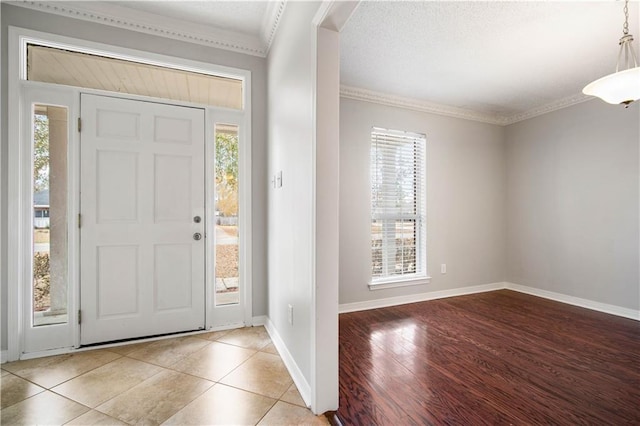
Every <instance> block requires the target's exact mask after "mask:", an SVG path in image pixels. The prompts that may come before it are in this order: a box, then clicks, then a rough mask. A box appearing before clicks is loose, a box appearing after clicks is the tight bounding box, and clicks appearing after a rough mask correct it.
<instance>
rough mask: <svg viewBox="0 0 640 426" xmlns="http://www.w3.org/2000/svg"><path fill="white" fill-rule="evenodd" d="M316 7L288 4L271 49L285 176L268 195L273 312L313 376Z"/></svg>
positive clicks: (279, 158) (278, 157)
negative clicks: (313, 37)
mask: <svg viewBox="0 0 640 426" xmlns="http://www.w3.org/2000/svg"><path fill="white" fill-rule="evenodd" d="M317 9H318V3H310V2H290V3H288V4H287V7H286V9H285V12H284V14H283V16H282V18H281V20H280V24H279V26H278V32H277V34H276V37H275V39H274V41H273V44H272V46H271V50H270V52H269V56H268V75H269V84H268V87H269V101H268V111H269V114H268V117H269V119H268V128H269V138H268V140H269V142H268V143H269V148H268V155H269V161H268V162H269V167H268V170H269V175H270V176H272V175H274V174H276V173H277V172H278V171H282V180H283V183H282V187H281V188H277V189H273V188H270V189H269V197H268V227H269V235H268V251H267V253H268V264H269V318H270V320H271V322H272V324H273V326H274V327H275V328H276V330H277V332H278V334H279V335H280V337H282V339H283V341H284V343H285V345H286V346H287V348H288V350H289V352H290V353H291V355H292V357H293V358H294V360H295V362H296V364H297V365H298V368H299V369H300V371H301V372H302V374H303V375H304V376H305V378H306V380H307V382H308V383H310V382H311V337H312V335H311V330H312V327H313V325H314V324H313V323H312V318H311V313H312V303H313V281H312V278H313V270H312V260H313V247H312V243H313V238H312V237H313V226H312V224H313V222H312V215H313V198H312V197H313V187H312V185H313V163H314V161H315V158H314V152H313V138H314V127H313V114H314V111H313V84H314V82H313V80H312V75H311V72H312V63H313V56H312V55H315V52H312V51H311V49H312V43H311V35H312V33H311V20H312V18H313V15H314V14H315V12H316V10H317ZM265 184H266V185H268V182H266V183H265ZM289 304H290V305H292V306H293V324H289V321H288V317H287V305H289Z"/></svg>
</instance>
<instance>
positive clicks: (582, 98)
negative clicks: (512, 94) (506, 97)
mask: <svg viewBox="0 0 640 426" xmlns="http://www.w3.org/2000/svg"><path fill="white" fill-rule="evenodd" d="M593 99H596V98H594V97H593V96H586V95H583V94H582V93H580V94H577V95H573V96H568V97H566V98H563V99H560V100H557V101H554V102H551V103H548V104H545V105H542V106H539V107H536V108H533V109H530V110H529V111H525V112H522V113H519V114H513V115H511V116H509V117H504V123H503V124H502V125H503V126H508V125H509V124H514V123H517V122H519V121H524V120H528V119H530V118H533V117H537V116H539V115H543V114H547V113H549V112H553V111H557V110H559V109H563V108H567V107H570V106H572V105H577V104H581V103H582V102H586V101H591V100H593Z"/></svg>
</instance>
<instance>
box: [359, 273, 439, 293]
mask: <svg viewBox="0 0 640 426" xmlns="http://www.w3.org/2000/svg"><path fill="white" fill-rule="evenodd" d="M430 282H431V277H427V276H424V277H413V278H408V279H407V278H405V279H397V280H385V281H377V282H370V283H369V290H384V289H387V288H396V287H408V286H411V285H422V284H429V283H430Z"/></svg>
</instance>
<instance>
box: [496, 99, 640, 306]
mask: <svg viewBox="0 0 640 426" xmlns="http://www.w3.org/2000/svg"><path fill="white" fill-rule="evenodd" d="M639 133H640V105H639V104H637V103H636V104H635V105H632V106H631V107H629V108H628V109H625V108H623V107H620V106H613V105H608V104H605V103H604V102H601V101H600V100H592V101H589V102H585V103H582V104H579V105H575V106H572V107H570V108H565V109H562V110H559V111H556V112H553V113H550V114H545V115H542V116H539V117H536V118H533V119H530V120H527V121H523V122H521V123H517V124H513V125H511V126H508V127H507V129H506V141H507V212H508V215H507V224H508V227H507V253H508V262H507V264H508V269H507V274H506V278H507V280H508V281H510V282H513V283H516V284H520V285H526V286H530V287H535V288H539V289H542V290H547V291H552V292H556V293H561V294H565V295H570V296H574V297H580V298H583V299H588V300H592V301H596V302H601V303H606V304H611V305H616V306H621V307H625V308H629V309H635V310H637V309H639V308H640V277H639V272H638V268H639V264H638V263H639V257H640V255H639V252H638V240H639V229H638V226H639V223H638V222H639V217H638V204H639V200H638V197H639V194H638V190H639V188H638V185H639V179H640V170H639V168H638V155H639V153H638V145H639V144H640V134H639Z"/></svg>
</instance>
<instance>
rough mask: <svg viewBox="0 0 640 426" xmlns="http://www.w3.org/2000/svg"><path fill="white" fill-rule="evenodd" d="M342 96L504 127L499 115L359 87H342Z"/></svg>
mask: <svg viewBox="0 0 640 426" xmlns="http://www.w3.org/2000/svg"><path fill="white" fill-rule="evenodd" d="M340 96H341V97H343V98H347V99H354V100H357V101H365V102H372V103H375V104H380V105H387V106H394V107H399V108H406V109H410V110H413V111H420V112H428V113H432V114H438V115H444V116H448V117H455V118H463V119H465V120H473V121H480V122H482V123H489V124H498V125H501V126H502V125H504V119H503V118H502V117H500V116H498V115H497V114H485V113H481V112H476V111H471V110H467V109H463V108H456V107H451V106H447V105H441V104H435V103H431V102H426V101H423V100H420V99H415V98H405V97H402V96H396V95H390V94H387V93H380V92H374V91H373V90H367V89H361V88H358V87H351V86H340Z"/></svg>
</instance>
